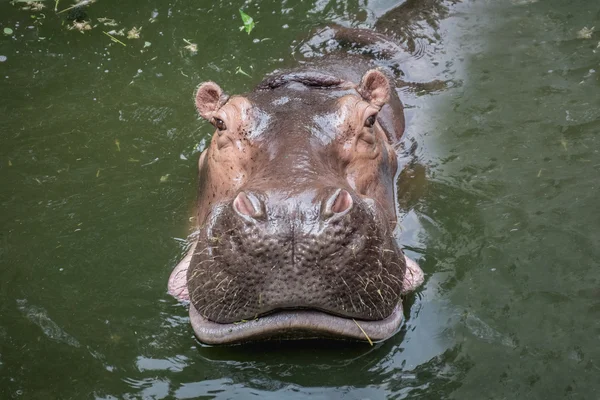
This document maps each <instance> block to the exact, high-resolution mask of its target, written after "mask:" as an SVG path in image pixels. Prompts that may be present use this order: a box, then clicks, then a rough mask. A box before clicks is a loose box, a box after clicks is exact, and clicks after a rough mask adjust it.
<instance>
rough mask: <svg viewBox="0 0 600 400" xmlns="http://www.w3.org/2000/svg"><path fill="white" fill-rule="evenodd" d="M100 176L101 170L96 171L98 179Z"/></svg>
mask: <svg viewBox="0 0 600 400" xmlns="http://www.w3.org/2000/svg"><path fill="white" fill-rule="evenodd" d="M99 176H100V168H98V171H96V178H97V177H99Z"/></svg>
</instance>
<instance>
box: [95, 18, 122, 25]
mask: <svg viewBox="0 0 600 400" xmlns="http://www.w3.org/2000/svg"><path fill="white" fill-rule="evenodd" d="M96 19H97V20H98V22H100V23H101V24H102V25H104V26H118V25H119V24H118V23H117V21H115V20H114V19H112V18H96Z"/></svg>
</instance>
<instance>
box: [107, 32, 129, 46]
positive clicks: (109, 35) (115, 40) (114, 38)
mask: <svg viewBox="0 0 600 400" xmlns="http://www.w3.org/2000/svg"><path fill="white" fill-rule="evenodd" d="M102 33H104V34H105V35H106V36H108V37H109V38H110V40H112V41H113V42H117V43H119V44H122V45H123V46H127V45H126V44H125V43H123V42H121V41H120V40H119V39H117V38H116V37H114V36H113V35H111V34H110V33H108V32H104V31H102Z"/></svg>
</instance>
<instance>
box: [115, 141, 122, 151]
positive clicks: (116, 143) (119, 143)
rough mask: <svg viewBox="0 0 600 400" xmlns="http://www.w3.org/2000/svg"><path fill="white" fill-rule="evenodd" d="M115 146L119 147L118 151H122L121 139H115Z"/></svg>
mask: <svg viewBox="0 0 600 400" xmlns="http://www.w3.org/2000/svg"><path fill="white" fill-rule="evenodd" d="M115 145H116V146H117V151H121V142H119V139H115Z"/></svg>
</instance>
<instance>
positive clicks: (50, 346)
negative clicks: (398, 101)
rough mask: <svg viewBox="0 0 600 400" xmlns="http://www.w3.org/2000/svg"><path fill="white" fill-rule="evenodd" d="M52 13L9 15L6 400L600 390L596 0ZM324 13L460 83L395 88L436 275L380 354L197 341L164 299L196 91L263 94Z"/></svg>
mask: <svg viewBox="0 0 600 400" xmlns="http://www.w3.org/2000/svg"><path fill="white" fill-rule="evenodd" d="M44 4H45V5H46V8H44V9H43V10H42V11H41V12H37V11H31V10H21V9H20V8H21V7H22V6H24V5H25V4H23V3H17V5H11V4H10V3H8V2H2V3H0V117H1V118H0V135H1V136H0V140H1V142H0V143H1V144H0V188H1V190H0V227H1V229H0V398H2V399H5V398H6V399H8V398H23V399H51V398H64V399H84V398H97V399H130V398H131V399H133V398H136V399H137V398H144V399H170V398H180V399H191V398H218V399H227V398H251V397H255V398H264V399H300V398H306V396H307V395H311V396H314V397H312V398H315V399H320V398H321V399H330V398H356V399H359V398H360V399H362V398H368V399H385V398H427V399H441V398H456V399H484V398H485V399H516V398H518V399H558V398H573V399H582V398H597V397H598V396H599V392H600V379H599V377H600V347H599V346H598V343H599V340H600V322H599V321H600V206H599V200H598V198H599V197H598V196H599V192H600V191H599V189H600V188H599V186H600V180H599V173H600V154H599V148H600V146H599V144H600V143H599V140H600V139H599V133H600V90H599V89H600V81H599V78H598V75H599V74H600V48H599V46H600V43H599V42H600V4H599V3H598V2H597V1H595V0H579V1H570V2H567V1H563V0H546V1H542V0H540V1H536V0H511V1H509V0H504V1H491V0H490V1H473V2H470V1H465V2H463V3H458V4H446V3H442V4H441V5H440V4H439V3H437V2H436V1H433V0H427V1H425V0H424V1H422V2H417V1H410V0H407V1H406V3H405V4H404V6H405V7H406V8H405V10H413V11H410V12H409V11H404V12H402V13H399V14H397V15H392V16H390V15H389V14H388V16H387V17H382V16H383V15H384V14H385V13H386V12H387V11H388V10H390V9H392V8H393V7H394V6H396V5H398V4H403V2H402V1H397V0H377V1H369V2H367V1H362V0H360V1H359V0H352V1H348V2H346V1H335V0H331V1H324V0H304V1H301V2H293V1H283V2H280V1H257V2H251V3H250V2H247V3H244V4H242V3H241V2H221V3H218V4H217V2H213V1H202V2H200V1H177V0H174V1H171V2H166V1H158V0H153V1H149V2H148V1H143V2H142V1H127V2H114V1H113V2H110V1H98V2H96V3H94V4H92V5H91V6H89V7H88V8H87V9H86V12H87V17H88V19H90V20H91V21H92V24H91V25H92V29H91V30H89V31H85V32H84V33H83V34H82V33H80V32H78V31H77V30H68V29H67V26H68V25H69V24H70V22H68V21H66V22H63V21H64V17H63V16H64V15H66V14H67V13H63V14H60V16H56V14H55V13H54V10H53V9H54V1H46V2H44ZM240 6H243V7H244V9H245V10H246V12H247V13H248V14H250V15H252V16H253V17H254V18H255V20H256V21H257V22H258V23H257V25H256V28H255V29H254V30H253V31H252V33H251V34H250V35H248V34H246V33H245V32H241V31H240V30H239V27H240V26H241V25H242V24H241V20H240V18H239V13H238V8H239V7H240ZM446 6H448V8H446ZM66 7H67V4H64V3H63V1H60V2H59V4H58V9H59V10H61V9H63V8H66ZM415 7H416V8H417V11H414V10H415ZM419 8H421V9H422V10H423V12H418V9H419ZM380 17H381V19H380ZM98 18H110V19H114V20H115V23H116V26H110V24H111V22H110V21H105V23H108V24H109V25H103V23H101V22H99V20H98ZM378 19H379V21H378ZM331 21H333V22H337V23H341V24H344V25H347V26H364V27H372V26H374V25H375V24H377V26H378V27H380V28H382V29H384V28H387V29H391V30H393V31H395V32H396V33H397V34H398V35H399V37H400V38H401V40H402V42H403V43H404V44H405V45H406V46H407V47H408V48H409V49H410V51H411V52H412V53H413V56H407V57H406V60H407V61H406V63H405V64H403V66H402V72H403V73H404V77H405V79H406V80H410V81H414V82H424V81H429V80H432V79H441V80H448V81H450V85H449V86H450V88H448V89H446V90H440V91H433V92H432V91H428V92H425V91H419V90H408V89H402V90H401V91H400V94H401V97H402V98H403V99H404V101H405V103H406V105H407V116H408V130H407V135H406V138H407V139H406V144H407V148H408V147H410V146H414V144H415V143H416V146H417V147H416V152H415V155H414V156H408V155H407V156H405V157H404V158H405V161H408V162H410V163H411V165H412V167H411V168H412V172H411V173H408V174H404V175H403V176H402V183H403V185H402V188H403V189H402V191H403V192H402V193H401V204H400V206H401V210H402V215H401V224H402V231H401V232H400V233H399V240H400V241H401V242H402V244H403V245H404V246H405V247H406V249H407V253H408V254H409V255H410V256H412V257H414V258H416V259H418V260H419V262H420V264H421V265H422V267H423V269H424V270H425V272H426V274H427V281H426V284H425V285H424V287H423V288H422V289H421V290H420V291H419V292H418V293H417V294H416V295H414V296H411V297H409V298H408V299H407V311H406V314H407V317H408V318H407V321H406V324H405V326H404V328H403V330H402V331H401V332H400V334H398V335H397V336H395V337H394V338H393V339H392V340H389V341H388V342H386V343H384V344H379V345H376V346H375V347H373V348H370V347H369V346H368V345H366V344H365V345H362V344H358V345H344V344H334V345H332V344H331V343H320V342H310V343H292V344H289V343H288V344H283V345H282V344H278V343H270V344H263V345H260V346H244V347H239V346H238V347H213V348H208V347H202V346H201V345H199V344H198V343H197V342H196V341H195V340H194V338H193V334H192V331H191V328H190V326H189V323H188V319H187V311H186V309H185V308H184V307H183V306H180V305H178V304H177V303H176V302H175V301H174V300H173V299H172V298H171V297H169V296H168V295H167V294H166V283H167V278H168V275H169V273H170V271H171V269H172V268H173V267H174V265H175V264H176V263H177V261H178V260H179V258H180V257H181V256H182V254H183V253H184V248H185V237H186V236H187V234H188V233H189V231H188V226H189V221H188V217H189V216H190V215H191V207H192V204H193V202H194V199H195V196H196V183H195V177H196V166H195V165H196V161H197V156H198V151H199V149H201V148H203V147H204V145H205V143H206V140H207V138H208V137H209V135H210V133H211V129H210V127H209V126H208V125H207V124H206V123H203V122H200V121H199V120H198V119H197V117H196V114H195V110H194V107H193V104H192V92H193V89H194V87H195V86H196V85H197V84H198V83H200V82H201V81H204V80H215V81H217V82H219V83H220V84H221V86H222V87H224V88H225V89H226V90H227V91H228V92H230V93H236V92H244V91H247V90H250V89H251V88H252V87H253V85H255V84H256V83H258V82H259V81H260V80H261V78H262V77H263V76H264V75H265V74H266V73H267V72H269V71H271V70H273V69H276V68H281V67H284V66H287V65H292V64H294V62H295V60H296V59H298V58H301V57H302V55H303V54H304V55H306V54H307V53H310V51H309V50H310V49H308V48H307V47H306V46H305V47H304V48H303V47H302V46H301V44H302V40H303V39H305V38H306V37H307V36H308V34H309V32H310V30H311V29H313V28H315V27H318V26H322V25H324V24H326V23H327V22H331ZM133 27H137V28H139V29H141V30H140V32H139V35H140V38H139V39H127V37H126V36H118V33H119V32H118V31H119V30H121V29H124V33H125V34H127V32H128V31H129V30H130V29H131V28H133ZM584 27H587V28H588V29H587V30H585V29H583V28H584ZM592 27H597V28H596V29H597V30H598V31H595V30H594V29H591V28H592ZM5 28H9V29H8V30H6V29H5ZM111 30H115V32H114V34H113V36H114V37H116V38H117V39H118V40H120V41H121V42H123V44H125V45H126V46H123V45H122V44H120V43H117V42H112V41H111V39H110V37H108V36H107V35H105V34H104V33H103V31H104V32H109V31H111ZM134 33H135V32H134ZM186 40H187V42H186ZM190 43H192V44H196V45H197V53H194V52H192V51H190V48H189V47H188V48H186V46H189V45H190ZM313 50H314V49H313ZM314 51H317V50H314ZM240 70H241V71H243V72H245V73H246V74H247V75H249V76H247V75H245V74H243V73H240ZM236 71H238V73H236Z"/></svg>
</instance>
